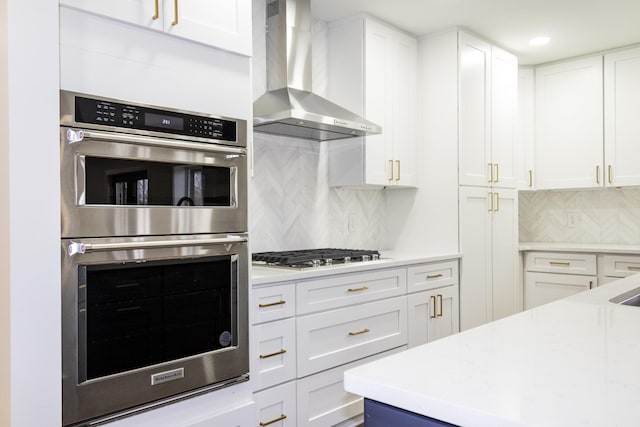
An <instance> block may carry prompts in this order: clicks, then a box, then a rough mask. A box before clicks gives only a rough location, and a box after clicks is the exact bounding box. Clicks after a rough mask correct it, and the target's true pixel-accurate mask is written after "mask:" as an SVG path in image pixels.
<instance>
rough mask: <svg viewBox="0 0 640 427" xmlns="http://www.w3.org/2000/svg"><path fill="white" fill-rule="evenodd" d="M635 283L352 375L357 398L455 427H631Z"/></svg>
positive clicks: (636, 403)
mask: <svg viewBox="0 0 640 427" xmlns="http://www.w3.org/2000/svg"><path fill="white" fill-rule="evenodd" d="M639 286H640V275H635V276H630V277H628V278H625V279H621V280H618V281H615V282H612V283H609V284H607V285H606V286H601V287H599V288H596V289H593V290H591V291H587V292H583V293H580V294H577V295H574V296H571V297H568V298H565V299H562V300H559V301H555V302H553V303H550V304H546V305H543V306H540V307H537V308H535V309H532V310H528V311H525V312H522V313H519V314H516V315H513V316H510V317H507V318H505V319H502V320H498V321H495V322H492V323H489V324H486V325H483V326H479V327H477V328H474V329H470V330H468V331H465V332H462V333H460V334H456V335H452V336H450V337H447V338H443V339H441V340H438V341H434V342H432V343H429V344H425V345H422V346H419V347H416V348H413V349H411V350H408V351H405V352H402V353H399V354H396V355H393V356H390V357H387V358H384V359H380V360H378V361H375V362H372V363H369V364H366V365H363V366H360V367H357V368H354V369H352V370H349V371H347V372H346V373H345V388H346V390H347V391H350V392H352V393H355V394H359V395H362V396H364V397H366V398H369V399H372V400H376V401H379V402H382V403H385V404H388V405H391V406H395V407H398V408H401V409H404V410H407V411H411V412H415V413H418V414H422V415H425V416H428V417H432V418H435V419H438V420H442V421H446V422H449V423H452V424H456V425H460V426H474V427H483V426H487V427H500V426H550V427H554V426H562V427H572V426H575V427H578V426H579V427H585V426H594V427H595V426H598V427H604V426H637V425H640V424H639V419H638V408H640V369H638V365H639V363H640V332H639V328H640V307H630V306H623V305H618V304H614V303H611V302H609V299H610V298H612V297H614V296H617V295H619V294H621V293H623V292H625V291H628V290H630V289H634V288H635V287H639Z"/></svg>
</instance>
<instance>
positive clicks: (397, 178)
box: [396, 160, 400, 181]
mask: <svg viewBox="0 0 640 427" xmlns="http://www.w3.org/2000/svg"><path fill="white" fill-rule="evenodd" d="M396 166H398V168H397V169H398V170H397V171H396V181H400V160H396Z"/></svg>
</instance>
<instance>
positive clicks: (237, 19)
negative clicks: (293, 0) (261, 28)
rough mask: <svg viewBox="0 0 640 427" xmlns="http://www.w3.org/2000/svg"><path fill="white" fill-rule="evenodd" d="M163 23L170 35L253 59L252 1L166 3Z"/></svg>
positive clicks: (171, 0) (175, 0) (180, 0)
mask: <svg viewBox="0 0 640 427" xmlns="http://www.w3.org/2000/svg"><path fill="white" fill-rule="evenodd" d="M147 1H149V2H150V3H153V1H152V0H147ZM163 19H164V29H165V31H166V32H168V33H170V34H173V35H175V36H178V37H183V38H186V39H189V40H194V41H197V42H200V43H203V44H206V45H210V46H216V47H218V48H220V49H224V50H228V51H231V52H236V53H240V54H242V55H247V56H250V55H251V51H252V39H251V37H252V35H251V1H250V0H164V14H163Z"/></svg>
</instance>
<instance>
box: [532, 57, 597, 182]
mask: <svg viewBox="0 0 640 427" xmlns="http://www.w3.org/2000/svg"><path fill="white" fill-rule="evenodd" d="M535 84H536V152H535V158H536V171H537V177H536V188H537V189H539V190H546V189H563V188H590V187H602V186H603V185H604V177H605V173H604V172H605V171H604V168H603V156H602V152H603V120H602V117H603V107H602V103H603V95H602V91H603V88H602V56H593V57H588V58H582V59H578V60H573V61H568V62H562V63H559V64H553V65H548V66H542V67H539V68H537V69H536V82H535Z"/></svg>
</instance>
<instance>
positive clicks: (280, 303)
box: [258, 300, 287, 308]
mask: <svg viewBox="0 0 640 427" xmlns="http://www.w3.org/2000/svg"><path fill="white" fill-rule="evenodd" d="M286 303H287V302H286V301H284V300H280V301H276V302H270V303H266V304H258V307H260V308H265V307H273V306H274V305H282V304H286Z"/></svg>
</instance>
